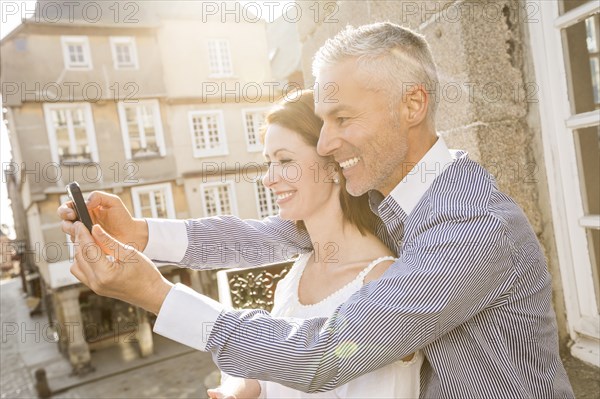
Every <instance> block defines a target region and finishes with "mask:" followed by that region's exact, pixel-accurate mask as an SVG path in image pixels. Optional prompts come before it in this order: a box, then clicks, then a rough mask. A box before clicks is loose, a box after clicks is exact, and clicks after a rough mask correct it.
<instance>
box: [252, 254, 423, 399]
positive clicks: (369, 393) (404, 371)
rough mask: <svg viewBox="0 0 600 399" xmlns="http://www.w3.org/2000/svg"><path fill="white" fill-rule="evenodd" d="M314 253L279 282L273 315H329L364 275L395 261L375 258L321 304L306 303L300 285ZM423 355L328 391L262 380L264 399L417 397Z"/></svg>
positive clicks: (302, 256) (359, 283) (298, 316)
mask: <svg viewBox="0 0 600 399" xmlns="http://www.w3.org/2000/svg"><path fill="white" fill-rule="evenodd" d="M311 255H312V253H307V254H304V255H301V256H300V257H299V258H298V259H297V260H296V262H295V263H294V265H293V266H292V268H291V269H290V271H289V272H288V274H287V275H286V276H285V277H284V278H283V279H282V280H281V281H279V283H278V284H277V288H276V290H275V298H274V306H273V310H272V311H271V315H273V316H274V317H297V318H301V319H309V318H312V317H329V316H331V315H332V314H333V312H334V311H335V310H336V309H337V307H338V306H339V305H341V304H342V303H344V302H345V301H346V300H347V299H348V298H350V296H352V294H354V293H355V292H356V291H358V290H359V289H360V288H361V287H362V285H363V281H364V278H365V276H366V275H367V274H368V273H369V272H370V271H371V270H372V269H373V268H374V267H375V266H377V265H378V264H379V263H381V262H383V261H386V260H395V258H394V257H392V256H385V257H381V258H378V259H375V260H374V261H373V262H371V263H370V264H369V265H368V266H367V267H365V268H364V269H363V270H362V271H361V272H360V273H359V274H358V275H357V276H356V278H355V279H354V280H352V281H351V282H349V283H348V284H346V285H345V286H344V287H342V288H340V289H339V290H337V291H336V292H334V293H332V294H331V295H329V296H328V297H327V298H325V299H323V300H321V301H320V302H318V303H315V304H311V305H303V304H302V303H300V299H299V298H298V287H299V285H300V278H301V277H302V274H303V272H304V268H305V267H306V264H307V262H308V259H309V258H310V256H311ZM422 363H423V355H422V354H421V352H417V353H416V354H415V355H414V356H413V358H412V359H411V360H410V361H408V362H403V361H397V362H395V363H392V364H389V365H387V366H385V367H382V368H380V369H378V370H375V371H372V372H371V373H368V374H365V375H362V376H360V377H358V378H355V379H354V380H352V381H350V382H348V383H346V384H344V385H342V386H340V387H338V388H336V389H334V390H332V391H329V392H320V393H316V394H307V393H305V392H301V391H297V390H295V389H292V388H288V387H286V386H284V385H280V384H278V383H275V382H270V381H260V385H261V398H265V397H266V398H267V399H272V398H418V397H419V383H420V380H419V371H420V369H421V364H422Z"/></svg>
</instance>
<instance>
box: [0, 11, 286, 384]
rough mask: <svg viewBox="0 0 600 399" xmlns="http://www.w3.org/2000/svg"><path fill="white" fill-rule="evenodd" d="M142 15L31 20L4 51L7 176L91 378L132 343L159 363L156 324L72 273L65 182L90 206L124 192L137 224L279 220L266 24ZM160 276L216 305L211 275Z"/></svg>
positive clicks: (63, 343) (75, 355)
mask: <svg viewBox="0 0 600 399" xmlns="http://www.w3.org/2000/svg"><path fill="white" fill-rule="evenodd" d="M39 7H40V6H39V4H38V8H39ZM41 7H42V8H43V6H41ZM104 11H107V10H106V9H105V10H104ZM140 17H141V18H140V19H139V21H138V22H137V23H136V24H129V25H128V24H125V23H116V24H115V23H111V21H110V20H108V21H106V20H103V21H101V22H100V23H89V21H86V20H85V18H80V19H77V18H76V19H75V20H74V21H59V22H52V23H50V22H48V21H46V20H44V18H38V19H36V18H30V19H29V20H26V21H24V22H23V24H22V25H20V26H19V27H18V28H17V29H16V30H15V31H13V32H11V34H9V35H8V36H7V37H5V38H4V39H3V40H2V43H1V52H2V61H1V62H2V69H1V76H0V77H1V81H2V95H3V104H4V107H5V108H6V114H5V118H4V119H5V120H6V121H7V128H8V130H9V133H10V140H11V144H12V151H13V162H12V163H11V164H10V165H9V170H8V173H9V174H11V175H13V176H14V177H15V181H16V183H15V187H18V188H17V189H16V191H13V192H18V195H19V196H20V202H22V204H23V206H22V208H23V209H22V210H21V212H24V216H25V217H24V219H25V220H26V223H27V225H28V229H27V230H28V232H29V233H28V237H27V238H28V240H29V252H30V253H31V255H32V261H33V263H34V264H35V265H36V268H37V269H38V270H39V272H40V274H41V276H42V279H43V282H44V286H45V288H46V293H47V295H48V299H49V300H48V302H47V303H48V304H47V308H48V309H49V313H51V318H53V319H54V321H55V322H56V323H57V325H59V326H64V325H73V326H75V328H73V329H61V330H62V333H61V334H59V335H60V343H59V346H60V347H61V349H62V350H63V352H64V353H65V355H66V356H67V357H68V358H69V360H70V361H71V363H72V365H73V368H74V370H75V371H76V372H81V373H85V372H87V371H88V370H90V365H91V363H92V360H93V359H92V356H91V352H90V351H91V350H93V349H99V348H103V347H105V346H107V345H111V344H114V342H115V339H114V337H115V336H119V335H121V334H128V335H130V334H131V332H132V331H134V332H135V334H136V338H137V339H138V342H139V347H140V353H141V355H142V356H147V355H150V354H151V353H152V351H153V344H152V334H151V323H152V321H153V318H152V317H148V316H147V315H146V314H145V313H144V312H140V311H139V310H135V309H133V308H131V307H130V306H129V305H127V304H124V303H121V302H118V301H113V300H105V299H102V298H100V297H97V296H96V295H95V294H93V293H92V292H90V291H89V290H88V289H87V287H85V286H83V285H81V284H79V282H78V281H77V280H76V279H75V278H74V276H72V275H71V274H70V272H69V268H70V264H71V261H70V257H71V256H72V255H73V251H74V249H73V245H72V244H71V242H70V240H69V239H68V238H67V237H66V236H65V234H64V233H62V231H61V230H60V225H59V221H58V219H57V217H56V208H57V206H58V205H59V204H60V203H61V202H64V201H65V200H66V199H67V197H66V195H65V194H66V193H65V186H66V184H67V183H69V182H70V181H73V180H76V181H78V182H79V183H80V185H81V188H82V191H83V192H84V195H85V194H88V193H90V192H91V191H93V190H103V191H107V192H111V193H114V194H116V195H118V196H119V197H120V198H121V199H122V200H123V202H124V203H125V205H126V206H127V207H128V209H129V210H130V211H131V213H132V214H133V215H134V216H136V217H158V218H191V217H203V216H213V215H217V214H235V215H239V216H242V217H246V218H262V217H264V216H267V215H270V214H273V213H274V212H276V205H275V202H274V200H273V198H272V196H271V194H270V193H267V192H266V191H265V190H264V188H263V187H262V185H260V184H257V178H259V177H260V176H261V174H262V171H263V169H264V165H263V158H262V154H261V145H260V141H259V137H258V133H259V128H260V125H261V124H262V121H263V118H264V113H265V111H266V110H267V109H268V107H269V106H270V105H271V103H272V102H273V101H274V100H275V99H276V98H278V97H279V96H280V93H281V87H278V85H274V84H272V82H271V81H272V79H271V70H270V63H269V57H268V47H267V41H266V23H265V22H253V23H245V22H243V21H242V22H237V23H236V22H235V21H233V22H227V23H221V22H218V21H215V22H208V23H202V21H201V19H199V17H198V16H194V15H193V14H188V13H172V12H169V10H168V7H165V8H163V7H146V8H144V10H143V13H141V14H140ZM249 42H250V43H252V46H248V43H249ZM190 48H193V49H194V51H190V50H189V49H190ZM13 203H14V204H16V203H18V201H13ZM15 213H16V212H15ZM19 238H20V237H19ZM161 271H162V272H163V274H165V276H167V278H169V279H170V280H171V281H174V282H183V283H185V284H188V285H190V286H192V287H193V288H194V289H196V290H198V291H203V292H205V293H208V294H209V295H212V296H216V282H215V279H214V276H213V274H212V273H207V272H198V271H193V270H188V269H179V268H178V267H175V266H169V265H165V266H161ZM115 320H119V322H116V321H115ZM132 329H133V330H132ZM67 335H68V336H67Z"/></svg>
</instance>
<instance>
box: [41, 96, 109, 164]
mask: <svg viewBox="0 0 600 399" xmlns="http://www.w3.org/2000/svg"><path fill="white" fill-rule="evenodd" d="M44 115H45V119H46V127H47V129H48V138H49V140H50V151H51V152H52V159H53V161H54V162H56V163H61V164H68V163H81V162H98V150H97V148H96V134H95V133H94V124H93V122H92V109H91V106H90V104H89V103H71V104H44Z"/></svg>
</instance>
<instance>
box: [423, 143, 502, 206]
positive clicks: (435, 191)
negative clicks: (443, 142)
mask: <svg viewBox="0 0 600 399" xmlns="http://www.w3.org/2000/svg"><path fill="white" fill-rule="evenodd" d="M428 191H429V192H428V197H429V201H430V202H431V206H432V207H433V208H434V209H436V210H442V209H488V208H489V202H490V199H491V197H492V194H493V192H494V191H498V186H497V185H496V179H495V178H494V176H493V175H492V174H491V173H489V172H488V171H487V170H485V168H484V167H483V166H481V165H480V164H479V163H477V162H476V161H473V160H472V159H470V158H469V156H468V154H467V153H466V152H464V151H457V152H456V153H455V160H454V161H453V162H452V163H451V164H449V165H448V166H447V167H446V168H445V169H444V171H443V172H442V173H441V174H440V175H439V176H438V177H437V178H436V179H435V180H434V181H433V183H432V185H431V187H430V189H429V190H428Z"/></svg>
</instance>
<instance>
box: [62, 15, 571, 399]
mask: <svg viewBox="0 0 600 399" xmlns="http://www.w3.org/2000/svg"><path fill="white" fill-rule="evenodd" d="M313 67H314V74H315V77H316V85H315V87H316V90H317V92H316V95H315V98H316V101H315V110H316V113H317V114H318V115H319V116H320V117H321V118H322V119H323V121H324V125H323V129H322V131H321V137H320V139H319V144H318V151H319V153H320V154H321V155H323V156H333V157H334V158H335V160H336V161H337V162H338V163H339V165H340V167H341V169H342V172H343V173H344V176H345V177H346V181H347V183H346V184H347V189H348V191H349V192H350V193H351V194H352V195H360V194H362V193H365V192H369V195H370V200H371V208H372V210H373V212H375V213H376V214H378V215H379V217H380V218H381V220H382V223H381V225H380V226H379V227H378V229H377V232H378V235H379V237H380V238H381V239H382V240H384V241H385V242H386V243H387V244H388V246H389V247H390V248H392V249H394V251H395V252H396V253H397V254H398V258H399V259H398V261H397V262H395V264H394V265H392V266H391V267H390V268H389V270H388V271H387V272H386V273H385V274H384V276H383V277H382V278H381V279H379V280H377V281H374V282H371V283H369V284H366V285H365V286H364V287H363V289H361V290H360V291H358V292H357V293H356V294H355V295H354V296H353V297H352V298H351V299H350V300H349V301H348V302H346V303H345V304H343V305H341V306H340V307H339V308H338V310H337V311H336V313H335V314H334V315H333V316H332V317H330V318H329V319H311V320H298V319H295V320H286V319H274V318H272V317H270V315H269V314H268V313H267V312H264V311H258V310H255V311H227V310H226V309H223V307H222V306H221V305H220V304H218V303H216V302H214V301H212V300H210V299H209V298H206V297H204V296H202V295H200V294H197V293H195V292H193V291H192V290H190V289H188V288H186V287H185V286H182V285H180V284H177V285H175V286H172V284H170V283H168V282H167V281H165V280H164V279H163V278H162V276H160V273H158V271H157V270H156V268H155V267H154V266H153V265H152V263H151V262H150V261H149V260H148V258H146V257H145V256H143V255H142V254H140V253H138V252H136V251H135V250H133V249H132V248H130V247H125V246H123V245H122V244H120V243H119V242H118V241H116V240H115V239H114V238H112V237H111V236H109V235H107V234H106V233H105V232H104V231H103V230H102V229H100V228H99V227H95V228H94V233H93V238H94V239H95V241H96V242H98V243H99V245H100V246H101V247H102V249H103V250H104V252H106V253H109V254H112V255H114V256H115V257H116V258H117V262H114V263H113V262H110V261H108V260H107V259H106V258H105V257H98V256H96V257H95V258H93V256H92V255H90V254H89V253H88V251H90V250H91V252H94V253H97V252H95V251H94V250H95V249H96V244H95V243H94V240H93V239H92V237H91V236H90V235H89V234H88V233H87V231H85V229H84V228H82V226H81V224H80V223H77V224H76V225H75V227H74V226H73V225H72V223H71V222H70V221H69V220H72V218H73V215H72V214H68V212H69V211H68V207H67V206H62V207H61V208H60V209H59V214H60V215H61V217H62V218H63V219H65V221H64V222H63V225H64V227H63V229H64V230H65V231H67V232H69V233H71V234H73V233H76V239H77V241H78V243H79V244H80V245H79V248H78V250H77V253H76V262H75V263H74V265H73V267H72V269H71V270H72V272H73V274H74V275H75V276H77V277H78V278H79V279H80V280H81V281H83V282H84V283H85V284H87V285H88V286H90V287H91V288H92V289H93V290H94V291H96V292H98V293H99V294H101V295H107V296H112V297H116V298H119V299H123V300H126V301H129V302H131V303H133V304H135V305H138V306H142V307H144V308H145V309H147V310H150V311H153V312H155V313H157V314H158V318H157V321H156V325H155V331H156V332H158V333H160V334H162V335H165V336H167V337H169V338H172V339H174V340H176V341H179V342H182V343H185V344H187V345H190V346H192V347H195V348H197V349H200V350H206V351H211V352H212V353H213V357H214V360H215V362H216V363H217V365H218V366H219V367H220V368H221V369H222V370H223V371H225V372H227V373H229V374H232V375H235V376H240V377H247V378H257V379H262V380H272V381H276V382H279V383H282V384H284V385H288V386H290V387H293V388H295V389H300V390H303V391H305V392H315V391H325V390H330V389H332V388H334V387H336V386H339V385H342V384H344V383H346V382H347V381H349V380H351V379H352V378H355V377H357V376H359V375H362V374H364V373H367V372H369V371H372V370H374V369H376V368H379V367H381V366H383V365H385V364H388V363H390V362H393V361H396V360H399V359H402V358H403V357H405V356H407V355H408V354H410V353H413V352H414V351H416V350H418V349H420V350H422V351H423V353H424V355H425V357H426V361H425V363H424V365H423V368H422V370H421V388H422V389H421V397H427V398H430V397H454V398H456V397H461V398H464V397H494V398H497V397H510V398H513V397H528V398H530V397H573V393H572V390H571V387H570V384H569V381H568V378H567V376H566V373H565V370H564V368H563V366H562V364H561V361H560V357H559V354H558V344H557V331H556V320H555V316H554V312H553V310H552V306H551V287H550V276H549V274H548V272H547V270H546V265H545V259H544V256H543V254H542V252H541V250H540V248H539V244H538V242H537V238H536V236H535V234H534V232H533V231H532V229H531V227H530V225H529V223H528V222H527V219H526V217H525V215H524V214H523V212H522V211H521V209H520V208H519V207H518V206H517V205H516V204H515V203H514V202H513V201H512V200H511V199H510V198H509V197H507V196H506V195H505V194H503V193H501V192H500V191H499V190H498V188H497V187H496V185H495V183H494V181H493V178H492V177H491V176H490V175H489V174H488V173H487V172H486V171H485V170H484V169H483V168H481V167H480V166H479V165H478V164H476V163H475V162H473V161H471V160H469V158H468V157H467V155H466V153H464V152H458V153H456V154H454V155H452V154H451V153H450V152H449V150H448V149H447V147H446V145H445V143H444V141H443V140H442V139H441V138H438V137H437V135H436V133H435V123H434V120H435V111H436V98H435V95H436V91H435V87H436V83H437V74H436V69H435V65H434V63H433V59H432V56H431V53H430V51H429V48H428V45H427V43H426V41H425V40H424V38H423V37H422V36H420V35H418V34H415V33H414V32H412V31H410V30H408V29H404V28H402V27H400V26H397V25H394V24H391V23H378V24H373V25H367V26H363V27H359V28H356V29H354V28H348V29H346V30H344V31H343V32H341V33H339V34H338V35H337V36H335V37H334V38H333V39H330V40H329V41H328V42H327V43H326V44H325V45H324V46H323V47H322V48H321V49H320V50H319V52H318V53H317V55H316V58H315V62H314V64H313ZM319 90H321V91H319ZM88 207H89V208H90V209H91V210H92V212H94V215H93V216H94V218H95V220H96V222H97V223H100V224H101V225H103V226H105V227H106V229H107V230H108V231H109V233H111V234H112V235H113V236H114V237H115V238H116V239H118V240H120V241H122V242H128V243H134V244H135V245H138V246H139V247H140V248H145V250H144V252H145V254H146V255H147V256H148V257H150V258H152V259H155V260H163V261H176V262H179V263H181V264H183V265H189V266H191V267H209V265H214V266H228V265H235V266H238V265H240V264H260V263H264V262H267V261H274V260H279V259H281V258H283V257H284V255H282V253H285V252H286V251H285V250H286V249H287V248H289V247H290V246H293V247H294V249H295V250H296V251H304V250H310V248H309V246H310V242H309V241H308V240H307V237H305V236H303V235H302V234H301V233H299V232H298V231H297V230H296V228H295V226H294V225H293V224H292V223H287V222H283V221H281V220H279V219H278V218H269V219H266V220H265V221H242V220H239V219H237V218H235V217H231V216H226V217H219V218H207V219H199V220H188V221H185V222H184V221H155V220H148V221H144V220H134V219H131V216H129V214H128V212H127V211H126V209H125V208H124V206H123V204H122V203H121V202H120V200H119V199H118V198H116V197H114V196H110V195H106V194H104V195H103V194H99V193H96V194H94V195H93V196H92V198H91V199H90V203H89V204H88ZM244 243H259V244H260V245H263V244H264V245H265V246H266V247H268V248H269V250H268V251H258V252H257V251H253V253H252V256H244V254H243V253H242V254H241V255H240V253H241V252H243V251H242V250H241V248H243V245H241V244H244ZM267 244H268V245H267ZM382 383H385V382H382Z"/></svg>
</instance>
